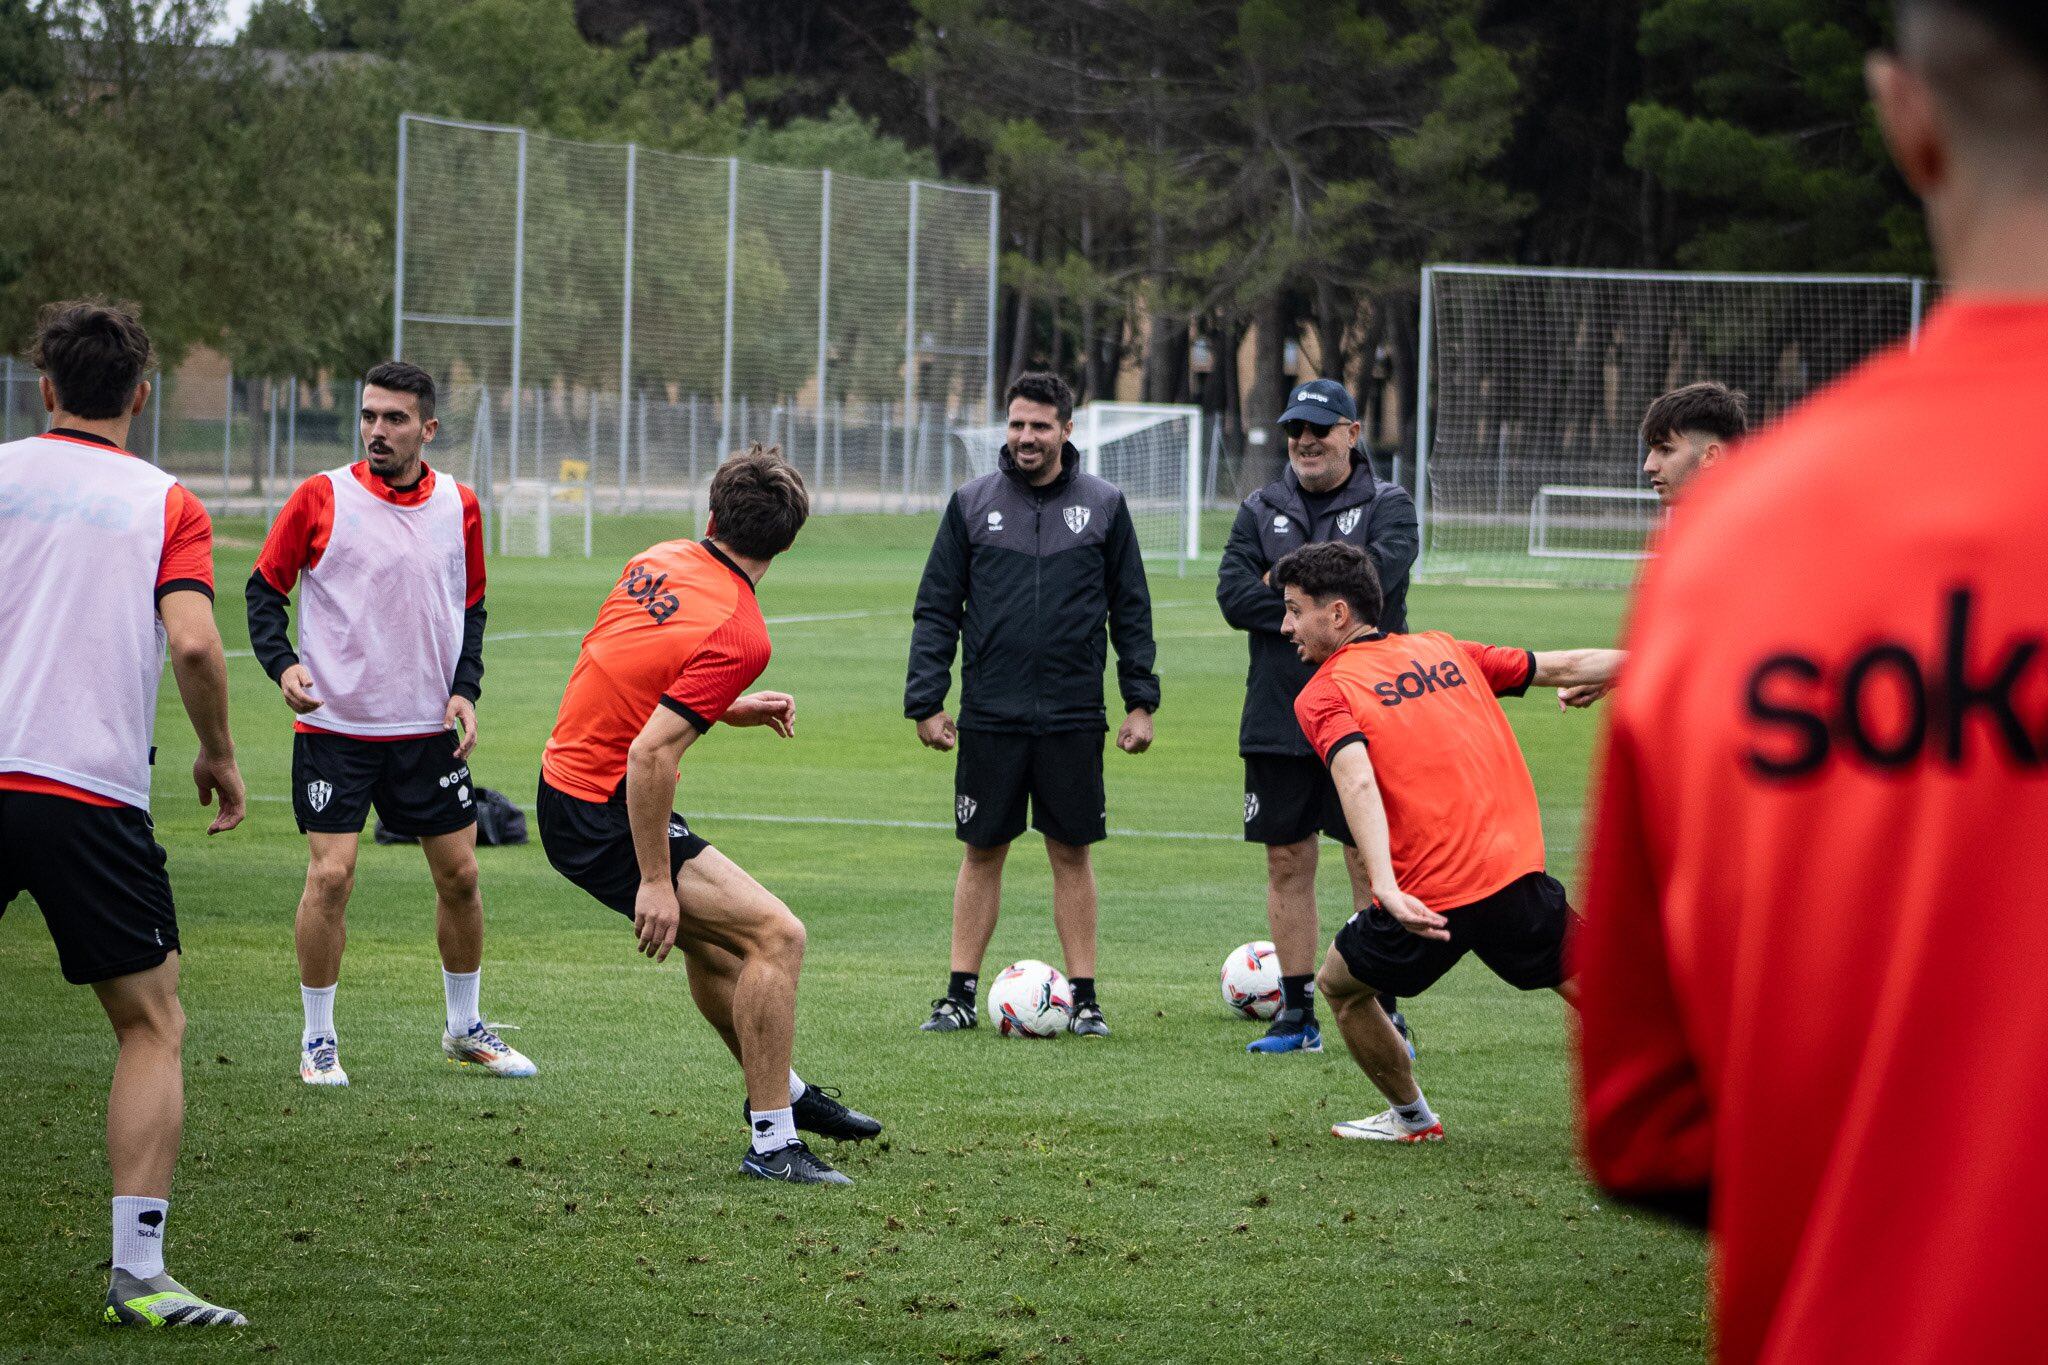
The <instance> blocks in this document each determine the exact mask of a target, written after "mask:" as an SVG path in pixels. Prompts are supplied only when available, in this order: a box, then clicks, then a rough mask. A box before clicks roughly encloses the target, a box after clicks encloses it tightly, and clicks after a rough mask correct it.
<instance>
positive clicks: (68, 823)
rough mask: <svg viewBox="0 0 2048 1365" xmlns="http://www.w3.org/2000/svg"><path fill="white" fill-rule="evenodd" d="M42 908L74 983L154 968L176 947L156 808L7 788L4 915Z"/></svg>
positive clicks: (0, 854)
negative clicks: (27, 898) (10, 906)
mask: <svg viewBox="0 0 2048 1365" xmlns="http://www.w3.org/2000/svg"><path fill="white" fill-rule="evenodd" d="M24 891H26V892H28V894H29V895H31V896H34V897H35V899H36V904H37V905H38V906H40V907H41V908H42V912H43V920H44V922H45V923H47V924H48V925H49V926H50V937H51V938H53V939H55V940H57V962H58V965H59V966H61V967H62V968H63V969H64V979H65V980H66V981H69V982H70V983H71V984H72V985H74V986H88V985H91V984H92V983H93V982H95V981H111V980H113V979H114V978H115V977H117V976H128V975H131V974H133V973H135V972H146V971H148V970H149V969H150V968H151V967H154V966H156V965H157V964H158V963H160V962H162V961H163V960H164V959H165V958H166V957H169V956H170V955H171V954H172V953H174V952H176V951H178V917H177V915H176V913H175V912H174V911H173V909H172V907H171V879H170V878H169V877H168V876H167V875H165V873H164V851H163V849H162V848H160V847H158V845H157V842H156V832H155V827H154V826H152V825H151V824H150V822H149V812H148V811H144V810H138V809H137V808H136V807H134V806H95V805H92V804H91V803H89V802H85V801H74V800H72V799H71V798H70V797H67V796H47V795H44V794H43V793H41V792H10V791H0V914H5V913H6V911H7V903H8V902H9V901H11V900H13V899H14V898H15V897H16V896H18V895H20V894H21V893H22V892H24Z"/></svg>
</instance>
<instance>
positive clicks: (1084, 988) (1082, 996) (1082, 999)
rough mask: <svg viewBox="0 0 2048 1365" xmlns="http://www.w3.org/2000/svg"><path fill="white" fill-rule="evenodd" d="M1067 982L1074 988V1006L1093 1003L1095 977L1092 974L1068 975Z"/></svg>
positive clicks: (1077, 1007)
mask: <svg viewBox="0 0 2048 1365" xmlns="http://www.w3.org/2000/svg"><path fill="white" fill-rule="evenodd" d="M1067 984H1068V985H1070V986H1072V987H1073V988H1074V1008H1075V1009H1080V1008H1081V1007H1082V1006H1083V1005H1092V1004H1094V1003H1095V978H1094V977H1092V976H1070V977H1068V978H1067Z"/></svg>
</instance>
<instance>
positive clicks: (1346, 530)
mask: <svg viewBox="0 0 2048 1365" xmlns="http://www.w3.org/2000/svg"><path fill="white" fill-rule="evenodd" d="M1364 515H1365V509H1364V508H1363V507H1354V508H1352V509H1351V510H1350V511H1349V512H1346V513H1344V514H1343V515H1342V516H1340V517H1338V518H1337V534H1338V535H1340V536H1348V535H1350V534H1351V533H1352V532H1353V531H1356V530H1357V529H1358V519H1359V518H1360V517H1362V516H1364Z"/></svg>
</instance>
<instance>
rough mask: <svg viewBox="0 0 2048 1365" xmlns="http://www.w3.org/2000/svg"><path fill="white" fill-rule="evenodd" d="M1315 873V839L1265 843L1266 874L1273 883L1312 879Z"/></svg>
mask: <svg viewBox="0 0 2048 1365" xmlns="http://www.w3.org/2000/svg"><path fill="white" fill-rule="evenodd" d="M1315 875H1316V841H1315V840H1313V839H1304V840H1302V841H1301V842H1300V843H1298V844H1268V845H1266V876H1267V877H1268V878H1269V879H1271V880H1272V881H1273V882H1275V883H1280V882H1301V881H1309V880H1312V879H1313V878H1314V877H1315Z"/></svg>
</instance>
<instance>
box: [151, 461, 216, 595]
mask: <svg viewBox="0 0 2048 1365" xmlns="http://www.w3.org/2000/svg"><path fill="white" fill-rule="evenodd" d="M188 590H189V591H193V592H203V593H205V594H206V595H207V596H208V597H211V596H213V519H212V518H211V517H209V516H207V515H206V507H205V505H204V504H203V503H201V502H200V501H199V498H198V497H197V495H195V494H194V493H193V492H192V490H191V489H189V488H187V487H185V485H183V484H173V485H171V491H170V493H169V495H168V496H166V497H165V499H164V548H163V554H162V555H161V557H159V558H158V560H157V568H156V595H157V596H158V597H162V596H163V595H164V594H165V593H167V592H181V591H188Z"/></svg>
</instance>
